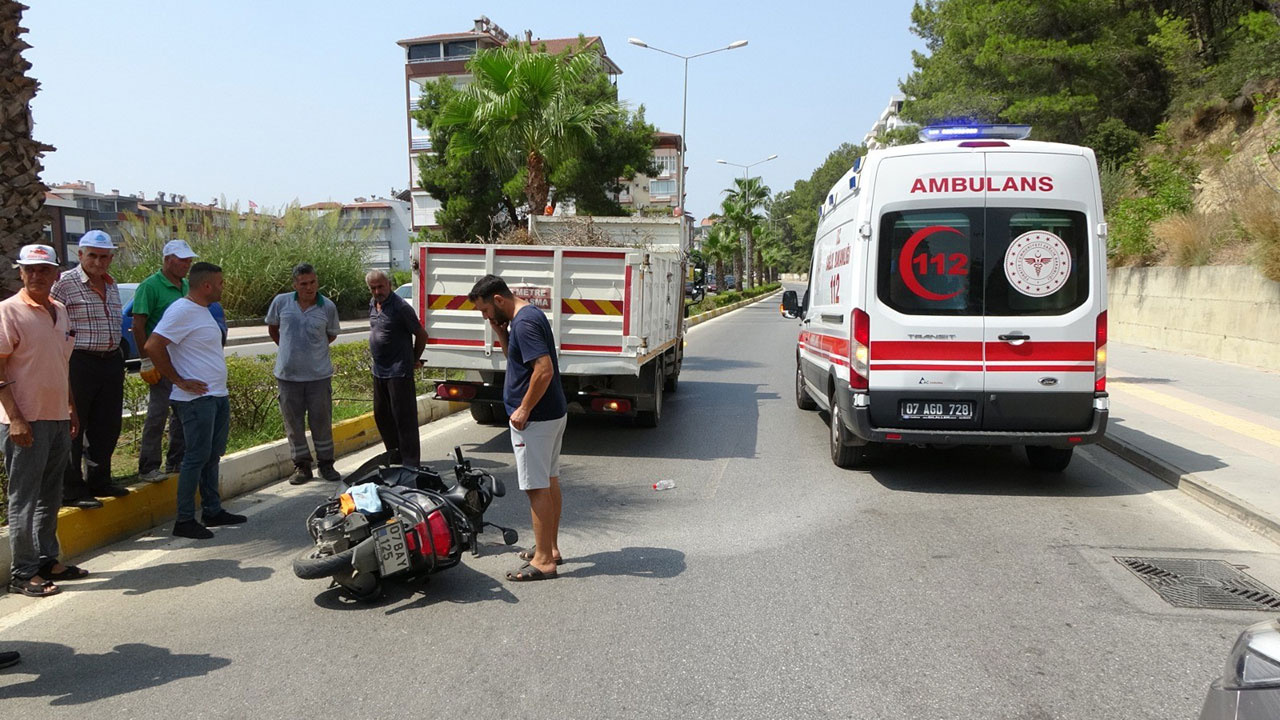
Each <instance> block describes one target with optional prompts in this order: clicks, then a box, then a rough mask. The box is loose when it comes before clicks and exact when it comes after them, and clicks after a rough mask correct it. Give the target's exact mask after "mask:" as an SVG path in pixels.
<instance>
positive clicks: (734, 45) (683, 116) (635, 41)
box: [627, 38, 747, 234]
mask: <svg viewBox="0 0 1280 720" xmlns="http://www.w3.org/2000/svg"><path fill="white" fill-rule="evenodd" d="M627 42H629V43H631V44H632V45H635V46H636V47H642V48H648V49H649V50H656V51H657V52H660V53H662V54H663V55H670V56H671V57H676V58H680V59H681V60H683V61H684V99H683V100H682V102H681V104H680V158H679V160H680V167H679V168H678V170H677V172H676V202H678V203H680V226H681V228H683V227H684V224H685V220H684V151H685V146H686V145H688V142H687V140H686V138H685V124H686V120H687V118H688V113H689V61H690V60H692V59H694V58H696V57H702V56H703V55H711V54H713V53H718V52H724V51H725V50H737V49H738V48H740V47H745V46H746V44H747V41H746V40H735V41H733V42H731V43H729V44H728V45H726V46H724V47H722V48H716V49H715V50H708V51H706V52H700V53H695V54H693V55H681V54H679V53H673V52H671V51H669V50H663V49H662V48H657V47H654V46H652V45H650V44H648V43H646V42H645V41H643V40H641V39H640V38H627ZM681 234H683V230H682V231H681Z"/></svg>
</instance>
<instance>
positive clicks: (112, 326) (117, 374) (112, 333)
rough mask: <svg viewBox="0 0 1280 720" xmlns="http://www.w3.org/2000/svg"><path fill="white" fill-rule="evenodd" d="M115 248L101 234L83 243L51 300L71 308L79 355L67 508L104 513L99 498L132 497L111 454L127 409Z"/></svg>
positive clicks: (74, 357)
mask: <svg viewBox="0 0 1280 720" xmlns="http://www.w3.org/2000/svg"><path fill="white" fill-rule="evenodd" d="M114 252H115V244H114V243H113V242H111V236H110V235H108V234H106V233H105V232H102V231H101V230H90V231H89V232H87V233H85V234H84V236H83V237H81V238H80V265H79V266H78V267H75V268H72V269H70V270H67V271H66V272H64V273H62V276H61V277H60V278H58V281H57V282H55V283H54V284H53V289H52V293H51V294H52V295H53V297H54V298H56V299H57V300H58V301H59V302H61V303H62V304H63V305H66V306H67V316H68V319H69V320H70V321H71V331H72V332H73V333H74V335H75V349H74V350H73V351H72V353H71V369H70V380H71V394H72V395H73V396H74V397H75V402H76V408H77V412H78V413H79V415H80V422H81V427H82V428H84V432H82V433H81V434H80V435H81V436H80V437H79V438H76V440H75V441H73V442H72V443H71V462H70V463H68V464H67V470H66V473H65V475H64V479H63V484H62V504H63V505H66V506H70V507H81V508H94V507H102V503H101V502H99V501H98V500H97V499H95V496H96V497H121V496H124V495H128V494H129V491H128V490H126V489H125V488H122V487H117V486H115V485H112V484H111V454H112V453H113V452H115V449H116V441H117V440H119V439H120V415H121V412H122V410H123V406H124V355H123V354H122V353H121V352H120V289H119V287H118V286H117V285H116V281H115V280H114V279H113V278H112V277H111V275H110V274H109V273H108V272H107V269H108V268H110V267H111V260H112V257H113V256H114Z"/></svg>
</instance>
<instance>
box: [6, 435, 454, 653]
mask: <svg viewBox="0 0 1280 720" xmlns="http://www.w3.org/2000/svg"><path fill="white" fill-rule="evenodd" d="M470 421H471V416H470V415H467V414H465V413H456V414H455V415H453V416H451V417H448V418H441V419H440V420H437V421H435V422H432V423H429V424H427V425H425V426H424V430H423V431H422V432H420V433H419V435H418V439H419V442H421V441H424V440H430V439H432V438H434V437H436V436H438V435H443V434H445V433H447V432H449V431H451V430H454V429H456V428H457V427H458V426H460V425H463V424H465V423H467V422H470ZM379 452H382V448H381V446H379V445H373V446H370V447H367V448H365V449H363V450H357V451H356V452H354V453H351V454H349V455H346V456H345V457H343V458H342V459H341V460H339V461H338V462H337V463H336V465H338V466H340V467H343V468H345V470H346V471H348V472H349V471H351V470H355V469H356V468H357V467H359V466H360V465H361V464H362V463H363V462H364V461H365V460H368V459H369V458H371V457H373V456H374V455H376V454H378V453H379ZM428 464H430V463H428ZM310 488H314V485H311V486H310ZM308 489H309V486H308V485H290V484H289V483H286V482H277V483H275V484H273V485H268V486H266V487H263V488H259V489H258V490H254V491H253V492H250V493H248V494H246V495H241V496H240V497H237V498H235V499H233V500H231V501H230V502H229V503H228V504H229V505H231V506H233V507H236V509H237V510H240V511H241V512H242V513H243V514H244V515H245V516H246V517H250V518H252V517H254V516H257V515H261V514H262V513H264V512H266V511H268V510H270V509H271V508H273V507H275V506H276V505H279V504H280V503H283V502H285V501H287V500H291V499H293V498H295V497H297V496H299V495H302V494H303V493H306V492H308ZM264 496H266V499H263V498H264ZM244 502H249V503H251V504H249V505H248V506H247V507H244V508H240V507H238V506H239V505H241V504H242V503H244ZM168 527H169V523H167V522H166V523H165V524H164V525H160V526H157V527H154V528H152V529H151V530H148V531H146V532H144V533H141V534H139V535H135V536H133V537H131V538H128V539H125V540H121V541H119V542H117V543H113V544H112V545H109V546H108V548H104V549H103V550H102V551H100V552H99V554H97V555H90V556H89V557H88V558H87V562H85V563H84V564H86V565H90V564H92V565H93V567H90V568H89V571H90V572H92V573H93V575H90V576H89V577H88V578H86V579H84V580H80V581H77V582H74V583H64V584H63V585H62V586H61V587H62V592H61V593H59V594H57V595H54V596H53V597H48V598H29V599H27V601H28V602H29V603H30V604H29V605H28V606H27V607H24V608H22V609H20V610H16V611H14V612H12V613H9V614H7V615H4V616H2V617H0V633H4V632H7V631H9V630H12V629H13V628H15V627H17V626H19V625H21V624H23V623H25V622H27V621H28V620H32V619H34V618H37V617H39V616H41V615H43V614H45V613H47V612H49V611H51V610H55V609H57V608H59V607H61V606H62V605H64V604H66V603H68V602H72V601H73V600H75V599H76V598H88V597H90V596H91V595H92V594H91V593H80V592H76V588H77V586H79V587H88V586H90V585H92V584H93V583H94V582H95V578H94V576H95V575H97V574H99V573H102V574H103V575H106V574H107V573H111V574H112V575H117V574H119V573H123V572H129V571H130V570H137V569H139V568H142V567H146V566H147V565H150V564H151V563H153V562H155V561H156V560H159V559H160V558H163V557H172V556H173V553H175V552H178V551H181V550H185V549H187V548H199V547H201V545H200V542H199V541H198V540H187V539H185V538H174V537H171V536H169V535H167V534H163V533H165V532H166V530H167V529H168ZM154 543H162V544H161V546H160V547H158V548H154V549H149V550H148V549H141V548H137V547H135V546H137V545H142V544H146V545H151V544H154ZM122 546H124V547H122ZM109 548H116V549H114V550H112V549H109ZM117 558H118V559H117ZM102 561H106V563H108V564H106V565H105V566H103V567H99V566H98V563H99V562H102ZM107 579H108V578H105V577H104V578H102V580H99V582H102V581H105V580H107ZM98 599H99V600H101V596H99V598H98Z"/></svg>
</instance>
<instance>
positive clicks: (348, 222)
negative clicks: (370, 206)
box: [342, 218, 391, 230]
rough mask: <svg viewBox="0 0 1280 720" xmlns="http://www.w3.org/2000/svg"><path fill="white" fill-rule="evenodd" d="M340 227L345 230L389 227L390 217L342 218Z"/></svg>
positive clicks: (383, 228)
mask: <svg viewBox="0 0 1280 720" xmlns="http://www.w3.org/2000/svg"><path fill="white" fill-rule="evenodd" d="M342 227H343V228H344V229H347V230H368V229H374V230H385V229H387V228H389V227H391V218H343V219H342Z"/></svg>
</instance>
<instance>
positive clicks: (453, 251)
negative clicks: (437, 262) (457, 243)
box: [431, 247, 484, 255]
mask: <svg viewBox="0 0 1280 720" xmlns="http://www.w3.org/2000/svg"><path fill="white" fill-rule="evenodd" d="M431 252H432V253H434V254H436V255H483V254H484V248H473V247H456V248H438V247H436V248H431Z"/></svg>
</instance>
